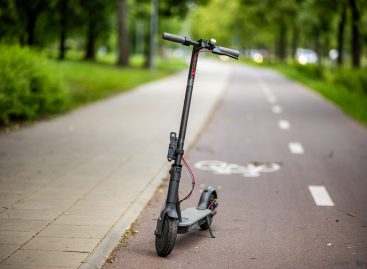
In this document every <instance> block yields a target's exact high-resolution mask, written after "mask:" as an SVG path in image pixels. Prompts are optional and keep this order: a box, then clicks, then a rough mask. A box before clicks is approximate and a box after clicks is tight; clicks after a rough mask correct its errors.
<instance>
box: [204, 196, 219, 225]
mask: <svg viewBox="0 0 367 269" xmlns="http://www.w3.org/2000/svg"><path fill="white" fill-rule="evenodd" d="M214 200H215V195H214V194H213V193H212V194H211V195H210V197H209V200H208V203H207V205H206V207H207V208H208V209H210V210H211V211H213V210H214V209H215V207H216V206H215V205H214V203H215V202H213V201H214ZM209 206H210V208H209ZM208 220H209V223H208V222H207V221H206V222H204V223H203V224H201V225H200V228H201V229H202V230H208V229H209V226H210V225H212V222H213V215H209V216H208Z"/></svg>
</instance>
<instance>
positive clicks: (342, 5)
mask: <svg viewBox="0 0 367 269" xmlns="http://www.w3.org/2000/svg"><path fill="white" fill-rule="evenodd" d="M337 4H339V5H338V7H339V14H340V17H339V22H338V36H337V42H338V44H337V50H338V58H337V63H338V65H342V64H343V60H344V51H343V48H344V31H345V23H346V19H347V3H346V2H345V1H344V0H341V1H337Z"/></svg>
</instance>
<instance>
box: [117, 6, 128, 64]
mask: <svg viewBox="0 0 367 269" xmlns="http://www.w3.org/2000/svg"><path fill="white" fill-rule="evenodd" d="M117 29H118V47H119V56H118V59H117V65H119V66H128V65H129V37H128V31H127V3H126V0H118V20H117Z"/></svg>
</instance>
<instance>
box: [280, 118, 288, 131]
mask: <svg viewBox="0 0 367 269" xmlns="http://www.w3.org/2000/svg"><path fill="white" fill-rule="evenodd" d="M278 126H279V128H280V129H283V130H288V129H289V128H291V124H290V123H289V121H286V120H280V121H278Z"/></svg>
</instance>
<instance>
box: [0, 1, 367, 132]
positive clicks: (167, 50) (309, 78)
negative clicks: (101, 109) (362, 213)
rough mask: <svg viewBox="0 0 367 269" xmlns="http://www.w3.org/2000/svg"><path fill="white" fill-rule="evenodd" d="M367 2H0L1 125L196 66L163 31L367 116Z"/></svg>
mask: <svg viewBox="0 0 367 269" xmlns="http://www.w3.org/2000/svg"><path fill="white" fill-rule="evenodd" d="M366 26H367V0H322V1H319V0H279V1H272V0H231V1H228V0H181V1H174V0H27V1H21V0H0V49H1V55H0V126H2V128H3V129H4V128H5V130H7V128H8V127H9V126H12V127H14V126H15V128H16V127H17V126H18V123H19V122H23V121H29V120H35V119H38V118H40V117H47V116H50V115H54V114H57V113H60V112H64V111H67V110H70V109H72V108H75V107H78V106H80V105H83V104H86V103H88V102H91V101H94V100H98V99H101V98H105V97H108V96H111V95H112V94H115V93H117V92H122V91H126V90H128V89H131V88H133V87H134V86H137V85H139V84H141V83H146V82H148V81H151V80H154V79H158V78H161V77H164V76H167V75H169V74H172V73H173V72H176V71H178V70H181V69H182V68H184V67H185V66H186V62H187V61H186V60H185V57H186V56H187V54H185V52H186V53H190V52H189V51H188V50H187V49H186V50H182V47H181V46H178V45H177V44H172V43H169V42H164V41H163V40H161V34H162V32H170V33H174V34H179V35H184V36H190V37H191V38H193V39H199V38H206V39H209V38H215V39H216V40H217V41H218V45H221V46H226V47H230V48H235V49H239V50H240V51H241V58H242V59H241V61H242V62H245V63H247V64H257V65H260V66H266V67H270V68H274V69H276V70H278V71H280V72H282V73H283V74H285V75H286V76H288V77H290V78H292V79H296V80H298V81H300V82H302V83H304V84H306V85H308V86H309V87H311V88H313V89H315V90H317V91H319V92H320V93H321V94H323V95H324V96H325V97H327V98H329V99H330V100H332V101H333V102H334V103H336V104H337V105H339V106H340V107H341V108H342V109H343V110H344V111H346V112H347V113H349V114H350V115H352V116H353V117H354V118H356V119H357V120H359V121H360V122H363V123H365V124H367V72H366V71H367V69H366V64H367V53H366V52H367V51H366V45H367V27H366Z"/></svg>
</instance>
